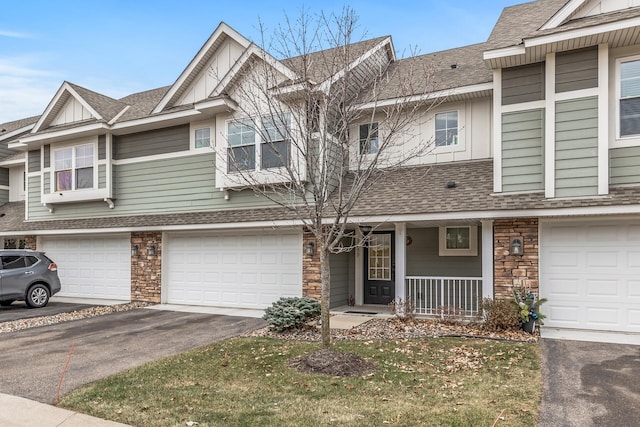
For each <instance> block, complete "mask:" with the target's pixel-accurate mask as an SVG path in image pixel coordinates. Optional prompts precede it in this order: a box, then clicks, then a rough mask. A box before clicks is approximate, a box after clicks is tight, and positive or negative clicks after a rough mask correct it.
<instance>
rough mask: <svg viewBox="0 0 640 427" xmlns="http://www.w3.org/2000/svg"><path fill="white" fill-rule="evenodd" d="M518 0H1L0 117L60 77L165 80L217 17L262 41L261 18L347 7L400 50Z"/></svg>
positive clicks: (476, 33)
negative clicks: (309, 0)
mask: <svg viewBox="0 0 640 427" xmlns="http://www.w3.org/2000/svg"><path fill="white" fill-rule="evenodd" d="M524 1H525V0H458V1H456V2H448V1H443V0H422V1H419V0H416V1H402V0H398V1H385V2H372V1H365V0H356V1H350V2H344V1H334V0H325V1H323V2H313V6H309V5H307V4H305V3H304V2H303V1H295V0H291V1H264V0H263V1H257V0H243V1H225V2H221V1H214V0H209V1H200V0H196V1H190V0H182V1H177V0H171V1H170V0H154V1H143V0H105V1H100V2H91V1H86V0H84V1H76V0H64V1H51V0H37V1H36V0H20V1H17V0H16V1H10V0H6V1H3V4H2V8H1V9H2V12H1V13H0V123H4V122H7V121H11V120H16V119H20V118H24V117H28V116H33V115H38V114H41V113H42V112H43V111H44V109H45V108H46V106H47V104H48V103H49V101H50V100H51V98H52V97H53V95H55V92H56V90H58V88H59V87H60V85H61V84H62V82H63V81H65V80H68V81H70V82H72V83H75V84H78V85H80V86H83V87H86V88H87V89H91V90H94V91H96V92H100V93H102V94H105V95H107V96H110V97H113V98H120V97H123V96H125V95H129V94H131V93H135V92H140V91H144V90H148V89H154V88H157V87H160V86H165V85H169V84H172V83H173V82H174V81H175V79H176V78H177V77H178V76H179V74H180V73H181V72H182V70H183V69H184V68H185V67H186V66H187V64H188V63H189V61H190V60H191V59H192V58H193V57H194V56H195V54H196V53H197V52H198V50H199V49H200V47H202V45H203V44H204V42H205V41H206V40H207V38H208V37H209V36H210V35H211V33H212V32H213V30H214V29H215V28H216V26H217V25H218V24H219V23H220V21H224V22H226V23H227V24H229V25H230V26H231V27H233V28H234V29H236V30H237V31H239V32H240V33H241V34H243V35H244V36H245V37H247V38H248V39H250V40H254V41H256V42H259V41H260V31H259V30H258V22H259V21H262V22H263V23H264V25H265V26H266V29H267V32H269V31H271V30H272V29H273V28H274V27H275V26H276V25H277V24H279V23H282V22H283V21H284V16H285V14H287V15H289V16H290V17H294V18H295V17H297V16H299V14H300V10H301V9H302V8H303V7H304V8H305V9H307V10H310V11H311V13H317V12H319V11H320V10H323V11H325V12H332V11H336V12H339V11H340V10H341V9H342V7H343V6H344V5H348V6H351V7H352V8H353V9H355V11H356V13H357V14H358V16H359V25H360V27H361V29H362V31H366V34H367V36H369V37H377V36H382V35H391V36H392V38H393V42H394V45H395V47H396V50H397V51H398V54H399V56H402V53H403V52H407V51H409V50H410V49H414V48H417V49H418V51H419V52H420V53H429V52H435V51H439V50H444V49H449V48H453V47H458V46H463V45H467V44H472V43H479V42H483V41H485V40H486V38H487V37H488V35H489V33H490V32H491V28H492V27H493V25H494V24H495V22H496V20H497V19H498V17H499V16H500V13H501V11H502V9H503V8H504V7H505V6H510V5H513V4H518V3H523V2H524ZM319 4H321V5H322V6H316V5H319Z"/></svg>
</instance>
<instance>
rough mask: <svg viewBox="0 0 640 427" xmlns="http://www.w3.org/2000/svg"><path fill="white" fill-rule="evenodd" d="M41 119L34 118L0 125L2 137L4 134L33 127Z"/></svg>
mask: <svg viewBox="0 0 640 427" xmlns="http://www.w3.org/2000/svg"><path fill="white" fill-rule="evenodd" d="M39 118H40V116H33V117H27V118H24V119H19V120H14V121H11V122H6V123H0V136H2V134H3V133H9V132H13V131H14V130H18V129H21V128H23V127H25V126H29V125H33V124H35V123H36V122H37V121H38V119H39ZM3 129H4V130H3Z"/></svg>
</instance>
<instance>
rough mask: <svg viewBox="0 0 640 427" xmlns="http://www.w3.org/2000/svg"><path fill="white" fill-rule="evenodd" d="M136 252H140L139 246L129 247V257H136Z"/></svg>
mask: <svg viewBox="0 0 640 427" xmlns="http://www.w3.org/2000/svg"><path fill="white" fill-rule="evenodd" d="M138 250H140V246H138V245H131V256H138Z"/></svg>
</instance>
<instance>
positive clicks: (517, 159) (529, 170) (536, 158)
mask: <svg viewBox="0 0 640 427" xmlns="http://www.w3.org/2000/svg"><path fill="white" fill-rule="evenodd" d="M543 189H544V110H543V109H536V110H528V111H519V112H515V113H505V114H503V115H502V191H504V192H513V191H532V190H543Z"/></svg>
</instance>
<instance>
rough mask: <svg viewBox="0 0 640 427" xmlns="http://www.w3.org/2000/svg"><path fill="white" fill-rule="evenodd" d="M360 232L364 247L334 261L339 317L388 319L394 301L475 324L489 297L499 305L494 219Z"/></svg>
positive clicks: (387, 225)
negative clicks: (359, 315)
mask: <svg viewBox="0 0 640 427" xmlns="http://www.w3.org/2000/svg"><path fill="white" fill-rule="evenodd" d="M369 227H371V230H372V231H369V233H367V231H368V228H369ZM355 231H356V235H357V239H359V240H362V239H364V241H365V244H364V245H362V246H357V247H355V248H354V249H353V250H352V251H350V252H345V253H341V254H333V255H331V258H330V263H331V302H330V305H331V309H332V311H334V312H343V313H345V312H352V313H362V314H372V313H375V314H390V313H391V309H390V307H389V304H390V303H391V302H392V301H402V302H404V301H410V302H411V304H412V306H413V307H414V310H415V313H416V314H418V315H426V316H438V317H447V316H455V317H462V318H472V317H475V316H477V315H478V313H479V311H480V310H481V301H482V299H483V298H493V221H492V220H457V221H446V222H442V221H428V222H427V221H423V222H411V223H405V222H402V223H383V224H371V225H368V224H367V225H366V226H363V227H360V228H358V229H356V230H355Z"/></svg>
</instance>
